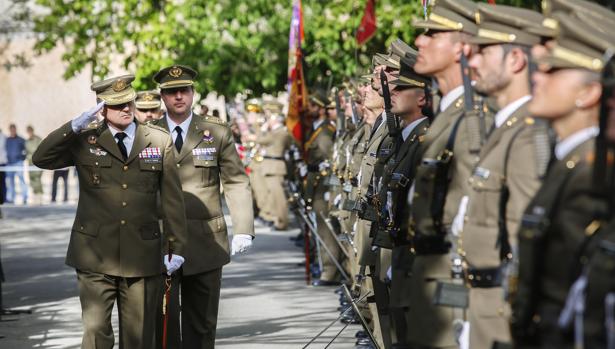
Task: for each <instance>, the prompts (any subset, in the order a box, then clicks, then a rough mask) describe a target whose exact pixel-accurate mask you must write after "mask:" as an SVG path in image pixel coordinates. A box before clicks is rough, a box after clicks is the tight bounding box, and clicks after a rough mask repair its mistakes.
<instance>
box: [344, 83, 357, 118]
mask: <svg viewBox="0 0 615 349" xmlns="http://www.w3.org/2000/svg"><path fill="white" fill-rule="evenodd" d="M344 99H346V100H348V101H349V102H350V110H351V115H350V122H351V123H352V124H353V125H355V126H356V125H358V124H359V114H357V105H356V104H354V101H353V100H352V97H351V96H350V93H349V92H348V90H346V91H344Z"/></svg>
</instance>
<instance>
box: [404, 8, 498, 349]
mask: <svg viewBox="0 0 615 349" xmlns="http://www.w3.org/2000/svg"><path fill="white" fill-rule="evenodd" d="M476 11H477V9H476V3H474V2H471V1H467V0H454V1H453V0H444V1H439V2H438V3H437V4H436V5H434V7H433V8H432V12H431V14H430V15H429V17H428V18H427V19H426V20H415V21H413V24H414V26H415V27H417V28H425V29H427V32H425V33H423V34H421V35H419V36H418V37H417V39H416V40H415V44H416V46H417V47H418V52H419V54H418V57H417V61H416V64H415V65H414V70H415V71H416V72H417V73H419V74H424V75H428V76H431V77H433V78H434V79H435V80H436V81H437V83H438V86H439V89H440V93H441V95H442V98H441V100H440V103H439V107H438V108H437V109H438V112H437V114H436V116H435V119H434V121H433V122H432V123H431V126H430V128H429V130H428V131H427V134H426V135H425V139H424V141H423V143H422V144H421V154H422V161H421V162H420V164H419V166H418V168H417V172H416V177H415V184H414V188H415V190H414V197H413V202H412V218H411V220H412V221H411V227H412V230H413V234H414V238H413V245H414V252H415V258H414V262H413V265H412V278H411V282H412V286H411V288H410V290H411V291H410V306H409V307H410V309H411V311H412V316H410V321H409V324H408V328H409V340H410V341H411V342H412V344H413V345H418V346H427V347H432V348H453V347H456V345H457V344H456V335H455V333H454V328H453V323H454V322H455V323H456V324H458V323H460V322H461V321H463V313H462V310H461V309H460V308H456V309H451V308H450V307H448V306H446V307H445V306H443V305H444V304H443V303H444V302H443V299H442V298H441V297H440V298H438V297H436V296H437V295H438V294H437V293H436V290H437V289H442V288H447V287H446V286H447V284H450V283H451V282H452V281H451V279H450V278H451V271H452V265H451V256H450V255H449V248H450V243H449V242H448V239H449V237H447V234H448V230H449V226H450V223H451V222H452V218H453V217H454V216H455V213H456V212H457V208H458V206H459V202H460V199H461V196H462V195H461V194H462V192H464V191H465V190H466V189H467V186H468V182H467V179H468V177H469V175H470V172H471V169H472V167H473V165H474V163H475V162H476V159H477V154H476V153H472V152H471V151H470V150H471V148H470V144H469V142H470V141H475V140H476V139H477V138H475V137H470V136H469V135H468V134H467V133H468V123H467V120H468V118H466V117H463V116H464V113H465V111H464V109H465V108H470V107H471V106H467V107H466V106H465V105H464V93H468V98H467V100H469V101H473V95H472V93H471V91H466V90H468V88H466V87H465V86H464V83H463V81H464V78H463V73H462V63H464V60H465V59H466V57H468V56H469V55H470V54H471V50H472V47H471V46H470V45H469V44H468V40H469V38H470V37H471V36H472V35H475V34H476V32H477V27H476V24H475V22H474V20H475V18H476V16H475V15H476ZM468 85H469V84H468ZM468 87H469V86H468ZM489 127H490V126H487V127H486V129H488V128H489ZM477 129H478V127H477ZM474 150H475V151H476V150H477V149H476V148H475V149H474ZM438 304H442V305H438Z"/></svg>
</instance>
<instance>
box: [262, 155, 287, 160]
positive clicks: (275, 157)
mask: <svg viewBox="0 0 615 349" xmlns="http://www.w3.org/2000/svg"><path fill="white" fill-rule="evenodd" d="M263 159H269V160H282V161H284V158H283V157H281V156H267V155H265V156H263Z"/></svg>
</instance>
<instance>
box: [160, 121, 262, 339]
mask: <svg viewBox="0 0 615 349" xmlns="http://www.w3.org/2000/svg"><path fill="white" fill-rule="evenodd" d="M167 117H168V116H165V117H164V118H162V119H160V120H157V121H155V122H156V123H157V124H158V125H159V126H160V127H162V128H164V129H168V127H169V126H168V122H167ZM173 149H175V147H173ZM174 151H175V153H176V156H175V160H176V163H175V166H176V167H177V170H178V172H179V178H180V180H181V184H182V188H183V191H184V200H185V202H186V218H187V223H188V236H187V238H186V248H185V249H184V251H183V254H182V256H183V257H185V258H186V262H185V263H184V265H183V266H182V268H183V276H182V278H181V294H182V337H183V347H184V348H213V345H214V342H215V335H216V324H217V315H218V300H219V297H220V277H221V268H222V266H223V265H225V264H227V263H228V262H229V261H230V257H229V242H228V233H227V226H226V222H225V220H224V213H223V211H222V196H221V190H220V185H222V187H223V189H224V198H225V199H226V200H225V202H226V204H227V206H228V208H229V211H230V214H231V219H232V222H233V233H234V234H249V235H252V236H254V220H253V213H252V209H251V206H250V205H246V203H249V202H252V195H251V193H250V184H249V180H248V176H247V175H246V173H245V170H244V167H243V164H242V163H241V160H240V159H239V155H238V154H237V150H236V149H235V142H234V140H233V136H232V133H231V129H230V128H229V127H228V126H227V125H226V124H225V123H224V122H223V121H222V120H220V119H219V118H215V117H209V116H205V117H202V116H199V115H196V114H193V115H192V121H191V122H190V125H189V130H188V132H187V134H186V135H185V139H184V144H183V146H182V148H181V151H180V152H179V153H177V150H174ZM165 218H166V217H165ZM165 221H166V219H165ZM165 229H166V226H165ZM176 254H178V253H176ZM175 289H176V290H177V287H176V288H175ZM175 297H177V293H176V294H175ZM175 302H177V298H175ZM174 304H175V306H177V303H171V306H173V305H174ZM178 311H179V309H178V308H176V307H175V308H174V309H171V310H170V313H171V314H173V313H175V314H177V312H178ZM169 326H170V327H175V328H179V323H170V324H169Z"/></svg>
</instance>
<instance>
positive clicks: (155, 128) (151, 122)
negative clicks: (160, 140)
mask: <svg viewBox="0 0 615 349" xmlns="http://www.w3.org/2000/svg"><path fill="white" fill-rule="evenodd" d="M155 122H156V121H149V122H146V123H144V124H142V125H143V126H147V127H149V128H153V129H154V130H158V131H162V132H164V133H167V134H168V133H169V130H167V129H166V128H164V127H161V126H158V125H157V124H155Z"/></svg>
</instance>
